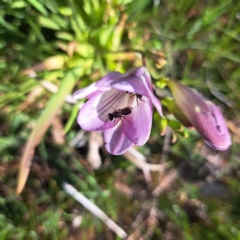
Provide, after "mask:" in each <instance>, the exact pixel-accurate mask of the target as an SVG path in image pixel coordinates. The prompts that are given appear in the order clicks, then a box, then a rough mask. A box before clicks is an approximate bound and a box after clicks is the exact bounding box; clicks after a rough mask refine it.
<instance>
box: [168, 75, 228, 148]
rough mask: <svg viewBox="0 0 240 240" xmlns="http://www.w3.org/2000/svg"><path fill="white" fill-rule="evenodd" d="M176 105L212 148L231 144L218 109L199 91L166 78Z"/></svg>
mask: <svg viewBox="0 0 240 240" xmlns="http://www.w3.org/2000/svg"><path fill="white" fill-rule="evenodd" d="M167 85H168V87H169V88H170V90H171V91H172V94H173V97H174V99H175V102H176V105H177V106H178V108H179V109H180V110H181V111H182V113H183V114H184V115H185V117H186V118H187V119H188V121H189V122H190V123H191V124H192V125H193V127H194V128H195V129H196V130H197V131H198V132H199V133H200V134H201V135H202V137H203V139H204V141H205V142H206V143H207V144H208V145H209V146H210V147H212V148H214V149H216V150H219V151H223V150H226V149H228V148H229V147H230V146H231V136H230V134H229V131H228V128H227V126H226V122H225V120H224V117H223V115H222V113H221V111H220V109H219V108H218V107H217V106H216V105H215V104H213V103H212V102H210V101H209V100H207V99H205V98H204V97H203V96H202V95H201V94H200V93H198V92H196V91H194V90H192V89H190V88H188V87H186V86H184V85H182V84H181V83H179V82H175V81H173V80H168V81H167Z"/></svg>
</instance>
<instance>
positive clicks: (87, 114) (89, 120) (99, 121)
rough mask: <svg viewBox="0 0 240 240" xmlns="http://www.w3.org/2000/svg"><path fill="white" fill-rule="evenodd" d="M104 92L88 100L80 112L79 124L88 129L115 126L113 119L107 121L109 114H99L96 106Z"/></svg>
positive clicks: (99, 129)
mask: <svg viewBox="0 0 240 240" xmlns="http://www.w3.org/2000/svg"><path fill="white" fill-rule="evenodd" d="M101 96H102V94H100V95H98V96H95V97H93V98H91V99H90V100H88V101H87V102H86V103H85V104H84V105H83V107H82V108H81V110H80V112H79V114H78V118H77V121H78V124H79V125H80V127H81V128H82V129H84V130H86V131H102V130H105V129H108V128H112V127H114V122H113V121H107V119H108V116H107V114H106V115H105V116H99V114H98V112H97V110H96V108H97V106H98V103H99V101H100V99H101Z"/></svg>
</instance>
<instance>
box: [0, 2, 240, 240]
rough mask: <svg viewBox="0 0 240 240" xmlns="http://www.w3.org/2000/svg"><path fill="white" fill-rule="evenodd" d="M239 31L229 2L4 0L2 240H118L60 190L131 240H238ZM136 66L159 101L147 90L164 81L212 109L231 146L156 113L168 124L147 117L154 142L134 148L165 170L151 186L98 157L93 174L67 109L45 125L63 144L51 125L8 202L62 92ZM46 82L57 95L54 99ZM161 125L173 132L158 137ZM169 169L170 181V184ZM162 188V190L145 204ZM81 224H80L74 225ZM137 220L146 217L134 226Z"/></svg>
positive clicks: (237, 6) (0, 8)
mask: <svg viewBox="0 0 240 240" xmlns="http://www.w3.org/2000/svg"><path fill="white" fill-rule="evenodd" d="M239 33H240V2H238V1H233V0H232V1H226V0H213V1H199V0H197V1H193V0H172V1H157V0H155V1H151V0H141V1H133V0H122V1H121V0H112V1H111V0H110V1H104V0H90V1H89V0H81V1H77V0H54V1H47V0H39V1H37V0H27V1H24V0H2V1H1V3H0V79H1V80H0V196H1V197H0V239H119V238H118V237H117V236H116V235H115V234H114V233H113V232H112V231H110V230H109V229H108V228H107V227H106V225H105V224H104V223H103V222H101V221H100V220H99V219H97V218H96V217H95V216H94V215H92V214H91V213H89V212H88V211H87V210H86V209H85V208H83V207H82V206H81V205H80V204H79V203H77V202H76V201H75V200H74V199H73V198H72V197H71V196H69V195H68V194H67V193H66V192H65V191H64V190H63V189H62V183H63V182H65V181H66V182H68V183H70V184H72V185H73V186H75V187H76V188H77V189H78V191H80V192H82V193H83V194H84V195H85V196H86V197H87V198H89V199H90V200H91V201H92V202H94V203H95V204H96V205H97V206H99V207H100V208H101V209H102V210H103V211H104V212H105V213H106V214H107V215H108V216H109V217H111V218H112V219H113V220H114V221H115V222H116V223H117V224H118V225H119V226H120V227H121V228H123V229H124V230H125V231H126V232H127V234H129V235H131V234H132V239H165V240H170V239H173V240H175V239H187V240H189V239H194V240H198V239H199V240H200V239H201V240H202V239H204V240H206V239H207V240H211V239H212V240H218V239H221V240H225V239H240V221H239V219H240V218H239V217H240V204H239V199H240V194H239V184H240V174H239V166H240V150H239V142H240V133H239V132H240V130H239V126H240V120H239V119H240V114H239V112H240V100H239V96H240V94H239V92H240V77H239V75H240V68H239V66H240V55H239V53H240V35H239ZM142 58H143V59H142ZM142 60H144V62H145V64H146V66H147V68H148V69H149V71H150V73H151V75H152V77H153V82H154V86H155V91H156V93H157V95H158V97H159V99H160V100H162V101H163V103H164V100H163V99H164V98H166V97H167V96H170V93H169V91H168V90H167V89H165V88H164V89H160V88H157V87H156V86H159V85H160V80H161V79H164V78H166V77H170V78H173V79H178V80H181V81H182V82H183V83H184V84H186V85H188V86H190V87H193V88H195V89H197V90H198V91H200V92H202V93H203V94H204V95H205V96H207V97H208V98H209V99H210V100H211V101H213V102H215V103H216V104H217V105H219V106H220V107H221V108H222V110H223V112H224V116H225V117H226V119H227V123H228V126H229V128H230V131H231V134H232V137H233V146H232V147H231V149H230V150H228V151H226V152H224V153H217V152H214V151H210V150H209V149H207V150H206V147H204V146H202V145H203V142H202V140H201V138H200V137H199V135H198V134H197V133H195V132H194V131H189V130H186V129H185V130H184V131H182V132H181V131H179V128H181V126H180V125H179V123H177V122H176V121H175V120H174V119H173V118H172V116H171V114H170V113H168V111H167V108H166V106H165V105H164V113H165V114H166V119H167V121H166V120H162V119H160V117H159V116H157V115H155V117H154V122H153V131H152V134H151V137H150V139H149V141H148V143H147V144H146V145H145V146H143V147H141V148H138V150H139V151H140V152H141V153H142V154H144V155H145V156H146V157H147V158H148V159H149V162H151V163H161V162H169V163H170V165H171V166H170V167H169V169H168V170H166V171H165V172H164V173H161V174H159V173H151V176H152V183H151V184H150V183H148V182H147V181H146V179H145V177H144V174H143V172H142V171H141V170H139V169H137V168H136V167H135V165H133V164H132V163H130V162H128V161H127V160H126V158H124V157H123V156H110V155H109V154H107V153H106V151H105V150H104V149H103V148H102V149H100V154H101V158H102V161H103V165H102V166H101V167H100V168H99V169H98V170H93V169H92V168H91V167H90V166H89V165H88V163H87V161H86V153H87V150H88V144H87V142H88V138H89V133H84V134H83V137H82V138H81V141H80V145H79V146H75V147H71V145H70V142H71V140H72V139H73V138H74V137H75V136H76V135H77V133H78V132H79V130H80V129H79V126H78V125H77V123H76V116H77V112H78V108H79V105H78V104H72V103H71V102H69V101H65V102H64V104H63V105H62V107H61V111H59V114H58V115H57V117H56V118H55V119H54V123H56V122H58V123H60V130H59V131H62V132H64V133H65V135H64V143H62V144H59V143H57V142H56V141H55V140H54V137H53V135H54V133H53V132H54V129H55V128H56V124H52V125H51V127H50V128H49V129H48V131H47V133H46V134H45V135H44V137H43V138H42V140H41V142H40V144H39V145H38V147H37V148H36V152H35V154H34V158H33V164H32V167H31V172H30V176H29V178H28V181H27V184H26V187H25V189H24V191H23V193H22V194H21V195H20V196H16V195H15V188H16V185H17V171H18V168H19V161H20V158H21V156H22V153H23V149H24V145H25V143H26V142H27V140H28V139H29V136H30V133H31V131H32V129H33V128H34V126H35V125H36V123H37V122H39V119H41V121H43V122H42V124H44V121H45V120H44V117H45V118H46V119H47V117H48V114H49V113H51V110H53V109H54V105H56V108H57V107H58V106H60V104H59V102H60V100H63V96H64V95H65V94H71V93H72V92H73V91H75V90H77V89H80V88H83V87H85V86H87V85H89V84H91V83H92V82H94V81H97V80H98V79H100V78H101V77H102V76H104V75H105V74H106V73H108V72H110V71H121V72H124V71H126V70H128V69H130V68H132V67H135V66H141V65H142ZM69 76H71V77H70V78H71V79H70V80H69ZM69 81H71V84H72V85H71V84H70V82H69ZM44 82H47V83H52V84H54V86H57V87H59V86H61V89H65V92H64V90H63V92H62V95H61V94H58V95H57V94H56V93H54V91H52V88H51V89H50V91H49V90H47V89H46V87H44V86H45V85H44V84H43V83H44ZM74 84H75V85H74ZM73 85H74V87H73ZM56 96H58V97H56ZM59 96H60V97H59ZM49 106H50V107H49ZM44 109H45V110H44ZM46 109H47V110H46ZM49 109H50V110H49ZM41 113H44V114H45V115H44V114H42V115H41ZM40 116H42V118H40ZM42 119H43V120H42ZM167 123H168V125H169V127H170V128H168V130H167V133H166V135H165V137H164V136H160V132H161V131H163V130H164V128H165V127H166V124H167ZM169 129H171V130H169ZM186 136H188V137H187V138H186ZM176 137H177V139H178V140H177V142H176V143H174V144H172V145H171V138H176ZM166 145H167V146H168V148H167V151H165V150H166V149H165V150H164V146H166ZM202 149H203V150H202ZM203 152H204V153H203ZM206 152H207V153H206ZM213 159H217V160H219V162H220V163H219V164H216V162H215V163H214V160H213ZM172 171H175V172H177V177H176V179H175V180H172V181H170V180H169V181H170V182H167V181H168V179H169V178H170V176H171V173H172ZM166 179H167V180H166ZM164 181H166V182H167V184H166V185H167V186H164V187H163V186H162V187H163V191H162V192H161V193H160V194H158V195H157V196H154V195H153V194H152V191H153V190H154V189H155V188H156V187H157V186H158V185H159V184H161V182H164ZM119 186H120V187H119ZM129 193H131V194H129ZM151 209H155V212H156V216H155V217H153V216H152V215H151ZM79 215H80V216H81V217H82V222H81V224H80V226H78V227H73V225H72V222H73V220H74V219H75V218H76V216H79ZM137 216H142V218H143V220H142V221H140V222H139V224H138V225H137V227H134V224H133V223H134V221H135V220H136V217H137ZM153 220H154V221H153ZM136 230H138V231H136Z"/></svg>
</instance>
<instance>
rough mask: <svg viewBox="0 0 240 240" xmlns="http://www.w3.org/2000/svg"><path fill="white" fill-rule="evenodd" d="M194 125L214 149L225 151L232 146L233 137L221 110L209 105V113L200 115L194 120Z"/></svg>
mask: <svg viewBox="0 0 240 240" xmlns="http://www.w3.org/2000/svg"><path fill="white" fill-rule="evenodd" d="M192 124H193V126H194V127H195V128H196V130H197V131H198V132H199V133H200V134H201V135H202V136H203V138H204V141H205V142H206V143H207V144H208V145H209V146H210V147H212V148H214V149H216V150H219V151H224V150H226V149H228V148H229V147H230V146H231V137H230V134H229V132H228V129H227V126H226V123H225V120H224V118H223V116H222V113H221V112H220V110H219V108H218V107H217V106H215V105H214V104H212V103H209V111H208V112H207V113H204V112H203V113H199V114H197V115H196V116H195V118H194V119H193V118H192Z"/></svg>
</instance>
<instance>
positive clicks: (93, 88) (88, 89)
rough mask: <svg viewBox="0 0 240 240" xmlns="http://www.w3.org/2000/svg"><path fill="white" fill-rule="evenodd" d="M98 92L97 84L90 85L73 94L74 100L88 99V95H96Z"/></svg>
mask: <svg viewBox="0 0 240 240" xmlns="http://www.w3.org/2000/svg"><path fill="white" fill-rule="evenodd" d="M97 90H98V87H96V83H92V84H91V85H89V86H88V87H85V88H82V89H80V90H78V91H76V92H75V93H74V94H73V98H74V99H75V100H77V99H82V98H85V97H87V96H88V95H90V94H92V93H94V92H95V91H97Z"/></svg>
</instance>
